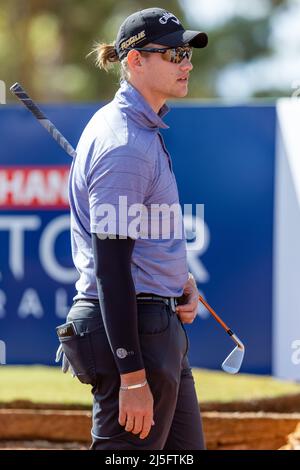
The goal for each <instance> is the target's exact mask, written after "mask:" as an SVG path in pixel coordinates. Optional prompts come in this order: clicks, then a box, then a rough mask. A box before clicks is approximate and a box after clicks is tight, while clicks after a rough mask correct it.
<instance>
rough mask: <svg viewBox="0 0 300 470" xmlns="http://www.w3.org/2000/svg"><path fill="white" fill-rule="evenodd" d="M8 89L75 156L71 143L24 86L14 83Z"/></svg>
mask: <svg viewBox="0 0 300 470" xmlns="http://www.w3.org/2000/svg"><path fill="white" fill-rule="evenodd" d="M10 91H11V92H12V93H13V94H14V95H15V96H16V97H17V98H18V99H19V100H20V101H21V102H22V103H23V104H24V106H26V108H28V109H29V111H30V112H31V113H32V114H33V115H34V116H35V117H36V118H37V120H38V121H39V123H40V124H41V125H42V126H43V127H44V128H45V129H46V130H47V131H48V132H49V134H51V135H52V137H53V139H54V140H56V142H57V143H58V144H59V145H60V146H61V147H62V148H63V149H64V150H65V151H66V152H67V153H68V154H69V155H70V156H71V157H72V158H74V157H76V151H75V149H74V148H73V147H72V145H71V144H70V143H69V142H68V141H67V140H66V139H65V137H64V136H63V135H62V133H61V132H59V130H58V129H57V128H56V127H55V126H54V124H52V122H51V121H50V120H49V119H48V118H47V117H46V116H45V115H44V113H43V112H42V111H41V110H40V109H39V108H38V106H37V105H36V104H35V103H34V101H33V100H32V99H31V98H30V97H29V96H28V94H27V93H26V91H25V90H24V88H23V87H22V86H21V85H20V84H19V83H15V84H14V85H12V86H11V87H10Z"/></svg>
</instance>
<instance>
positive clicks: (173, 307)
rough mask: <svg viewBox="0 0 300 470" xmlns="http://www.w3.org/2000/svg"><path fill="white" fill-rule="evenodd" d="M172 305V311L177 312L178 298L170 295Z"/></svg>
mask: <svg viewBox="0 0 300 470" xmlns="http://www.w3.org/2000/svg"><path fill="white" fill-rule="evenodd" d="M170 307H171V310H172V312H174V313H176V300H175V299H174V297H170Z"/></svg>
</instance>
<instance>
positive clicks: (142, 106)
mask: <svg viewBox="0 0 300 470" xmlns="http://www.w3.org/2000/svg"><path fill="white" fill-rule="evenodd" d="M115 99H116V100H117V102H118V104H119V106H120V107H121V109H124V111H125V112H126V114H127V115H128V116H129V117H130V119H132V120H133V121H135V122H136V124H137V125H139V126H143V127H146V128H148V129H149V128H150V129H153V130H154V129H158V128H162V129H168V128H169V126H168V125H167V124H165V123H164V121H163V120H162V118H163V117H164V116H165V115H166V114H167V113H168V112H169V107H168V106H167V105H166V104H164V105H163V107H162V108H161V109H160V110H159V113H158V114H156V112H155V111H154V110H153V109H152V108H151V106H150V105H149V104H148V103H147V101H146V100H145V98H144V97H143V95H141V93H140V92H139V91H138V90H137V89H136V88H134V87H133V86H132V85H131V84H130V83H128V82H126V81H125V80H124V81H122V83H121V86H120V88H119V90H118V91H117V93H116V96H115Z"/></svg>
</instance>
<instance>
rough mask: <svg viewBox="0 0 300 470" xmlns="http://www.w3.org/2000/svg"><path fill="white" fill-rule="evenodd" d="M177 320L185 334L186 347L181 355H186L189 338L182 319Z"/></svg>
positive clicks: (188, 347)
mask: <svg viewBox="0 0 300 470" xmlns="http://www.w3.org/2000/svg"><path fill="white" fill-rule="evenodd" d="M179 321H180V325H181V328H182V329H183V331H184V334H185V340H186V349H185V353H184V355H183V357H185V356H186V355H187V353H188V352H189V349H190V340H189V337H188V334H187V332H186V329H185V327H184V324H183V323H182V321H181V320H180V319H179Z"/></svg>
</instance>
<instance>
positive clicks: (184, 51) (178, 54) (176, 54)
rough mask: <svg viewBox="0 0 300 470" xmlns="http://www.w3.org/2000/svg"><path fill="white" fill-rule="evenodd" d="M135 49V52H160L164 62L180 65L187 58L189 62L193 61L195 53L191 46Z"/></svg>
mask: <svg viewBox="0 0 300 470" xmlns="http://www.w3.org/2000/svg"><path fill="white" fill-rule="evenodd" d="M133 49H134V50H135V51H145V52H158V53H160V54H163V56H162V57H163V59H164V60H166V61H168V62H172V63H173V64H180V63H181V62H182V61H183V59H184V58H185V57H186V58H187V59H188V60H191V58H192V53H193V50H192V48H191V47H189V46H180V47H164V48H151V47H134V48H133ZM129 50H130V49H129Z"/></svg>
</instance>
